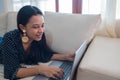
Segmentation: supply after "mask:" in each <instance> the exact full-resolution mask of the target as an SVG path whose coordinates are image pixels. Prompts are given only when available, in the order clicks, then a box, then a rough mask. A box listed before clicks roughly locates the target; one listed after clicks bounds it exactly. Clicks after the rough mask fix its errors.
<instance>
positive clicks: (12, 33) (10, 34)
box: [3, 29, 20, 38]
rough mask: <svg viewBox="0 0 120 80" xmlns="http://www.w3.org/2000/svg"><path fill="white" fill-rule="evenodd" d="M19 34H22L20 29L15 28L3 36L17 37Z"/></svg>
mask: <svg viewBox="0 0 120 80" xmlns="http://www.w3.org/2000/svg"><path fill="white" fill-rule="evenodd" d="M19 34H20V32H19V30H18V29H15V30H12V31H9V32H7V33H5V35H4V36H3V38H16V37H17V36H18V35H19Z"/></svg>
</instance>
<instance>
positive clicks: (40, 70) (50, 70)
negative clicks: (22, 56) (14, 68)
mask: <svg viewBox="0 0 120 80" xmlns="http://www.w3.org/2000/svg"><path fill="white" fill-rule="evenodd" d="M38 74H42V75H44V76H46V77H50V78H54V79H57V78H61V77H63V75H64V72H63V70H62V69H60V68H57V67H53V66H43V65H41V66H40V65H38V66H34V67H31V68H20V69H19V70H18V72H17V74H16V77H17V78H24V77H29V76H35V75H38Z"/></svg>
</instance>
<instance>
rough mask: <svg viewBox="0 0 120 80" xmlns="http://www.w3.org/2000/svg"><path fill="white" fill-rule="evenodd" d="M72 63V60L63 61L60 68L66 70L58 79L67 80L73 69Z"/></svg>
mask: <svg viewBox="0 0 120 80" xmlns="http://www.w3.org/2000/svg"><path fill="white" fill-rule="evenodd" d="M72 64H73V63H72V62H68V61H65V62H63V64H62V65H61V66H60V68H62V69H63V70H64V77H63V78H60V79H57V80H67V78H68V76H69V75H70V72H71V70H72ZM49 80H54V79H49Z"/></svg>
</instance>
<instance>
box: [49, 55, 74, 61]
mask: <svg viewBox="0 0 120 80" xmlns="http://www.w3.org/2000/svg"><path fill="white" fill-rule="evenodd" d="M74 56H75V53H69V54H68V53H66V54H65V53H64V54H63V53H57V54H53V56H52V57H51V60H68V61H73V60H74Z"/></svg>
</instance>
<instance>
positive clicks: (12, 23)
mask: <svg viewBox="0 0 120 80" xmlns="http://www.w3.org/2000/svg"><path fill="white" fill-rule="evenodd" d="M16 19H17V12H8V14H7V29H6V30H7V32H8V31H11V30H13V29H17V20H16Z"/></svg>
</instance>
